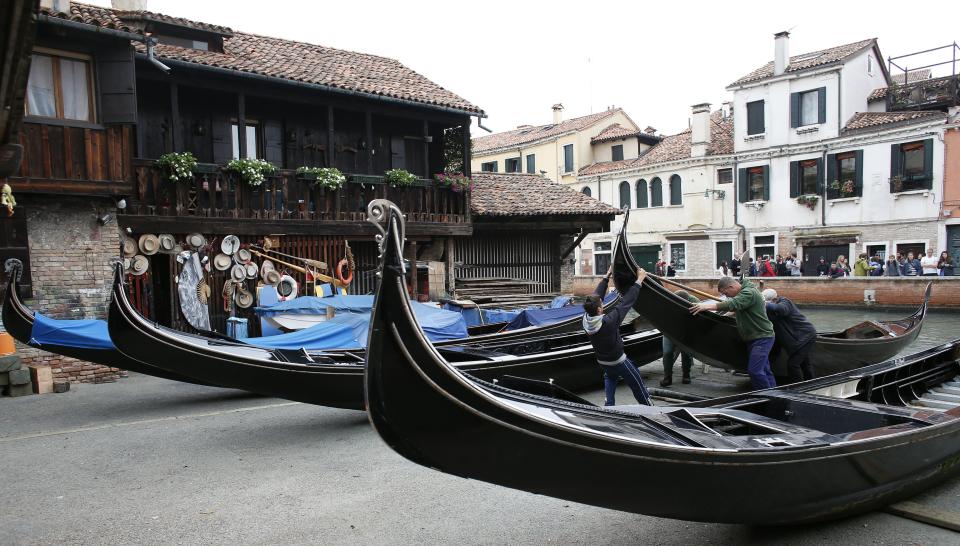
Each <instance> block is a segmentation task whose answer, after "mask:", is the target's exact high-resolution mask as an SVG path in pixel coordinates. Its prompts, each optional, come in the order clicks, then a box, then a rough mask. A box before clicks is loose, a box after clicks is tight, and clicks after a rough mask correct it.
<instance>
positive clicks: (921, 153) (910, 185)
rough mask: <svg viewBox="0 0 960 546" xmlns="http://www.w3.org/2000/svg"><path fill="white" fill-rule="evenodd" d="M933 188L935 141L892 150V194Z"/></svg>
mask: <svg viewBox="0 0 960 546" xmlns="http://www.w3.org/2000/svg"><path fill="white" fill-rule="evenodd" d="M932 188H933V139H932V138H928V139H926V140H920V141H916V142H906V143H903V144H894V145H892V146H891V148H890V192H891V193H897V192H901V191H910V190H923V189H925V190H929V189H932Z"/></svg>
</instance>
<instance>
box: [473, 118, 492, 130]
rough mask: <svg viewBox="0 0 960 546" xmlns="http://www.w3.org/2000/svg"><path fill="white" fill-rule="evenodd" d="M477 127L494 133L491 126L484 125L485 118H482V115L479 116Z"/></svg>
mask: <svg viewBox="0 0 960 546" xmlns="http://www.w3.org/2000/svg"><path fill="white" fill-rule="evenodd" d="M477 127H479V128H481V129H483V130H484V131H486V132H488V133H492V132H493V129H490V128H489V127H484V126H483V118H481V117H480V116H477Z"/></svg>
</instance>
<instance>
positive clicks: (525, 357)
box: [107, 268, 661, 409]
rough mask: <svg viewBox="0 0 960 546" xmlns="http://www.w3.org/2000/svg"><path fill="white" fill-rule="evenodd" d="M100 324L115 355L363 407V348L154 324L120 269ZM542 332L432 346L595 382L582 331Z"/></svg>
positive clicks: (644, 356)
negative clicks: (293, 343)
mask: <svg viewBox="0 0 960 546" xmlns="http://www.w3.org/2000/svg"><path fill="white" fill-rule="evenodd" d="M107 324H108V327H109V331H110V337H111V339H113V340H114V343H115V344H116V346H117V349H118V350H119V351H120V352H122V353H123V354H125V355H127V356H129V357H131V358H133V359H137V360H142V361H144V362H149V363H151V364H153V365H155V366H158V367H162V368H163V369H165V370H168V371H170V372H172V373H177V374H184V375H188V376H190V377H193V378H195V379H197V380H200V381H206V382H209V383H212V384H215V385H219V386H223V387H233V388H237V389H243V390H246V391H250V392H255V393H259V394H263V395H267V396H276V397H279V398H286V399H289V400H295V401H298V402H306V403H310V404H317V405H322V406H330V407H337V408H347V409H363V408H364V403H363V363H364V356H365V353H364V351H363V350H355V351H353V350H334V351H323V352H308V351H305V350H299V351H297V350H289V349H266V348H260V347H256V346H253V345H248V344H245V343H240V342H236V341H226V340H220V339H205V338H198V337H196V336H190V335H188V334H183V333H181V332H177V331H175V330H172V329H170V328H165V327H162V326H159V325H157V324H155V323H152V322H151V321H149V320H147V319H146V318H144V317H143V316H142V315H140V313H138V312H137V311H136V310H135V309H134V308H133V306H132V305H131V304H130V302H129V300H128V298H127V294H126V290H125V289H124V286H123V276H122V274H121V272H120V270H119V268H118V271H117V274H116V276H115V279H114V286H113V293H112V296H111V300H110V313H109V317H108V319H107ZM624 328H625V329H627V328H630V327H629V326H625V327H624ZM546 330H549V331H551V333H550V334H548V335H537V336H530V335H528V336H527V337H517V336H504V335H489V336H479V337H477V338H469V339H466V340H451V341H447V342H442V343H437V346H438V348H439V350H441V351H442V352H443V353H444V354H445V355H446V357H447V358H448V359H449V360H450V361H453V362H456V363H457V364H456V365H457V366H458V367H460V368H461V369H463V370H466V371H469V372H470V373H472V374H475V375H477V376H478V377H483V378H485V379H490V380H493V379H497V378H499V377H502V376H505V375H511V376H522V377H525V378H533V379H545V380H546V379H549V380H553V381H554V382H556V383H557V384H558V385H560V386H563V387H565V388H570V389H582V388H585V387H587V386H598V385H600V384H601V382H600V372H599V370H598V368H597V365H596V357H595V355H594V353H593V349H592V347H591V346H590V344H589V342H588V340H586V339H585V337H586V336H585V334H583V333H582V332H581V333H552V330H553V329H552V328H547V329H546ZM625 347H626V350H627V351H628V354H629V355H630V356H631V358H633V359H634V360H635V361H636V362H648V361H650V360H653V359H655V358H657V357H659V356H660V354H661V336H660V334H659V332H657V331H656V330H646V331H642V332H628V333H627V335H626V336H625Z"/></svg>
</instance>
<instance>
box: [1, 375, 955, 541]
mask: <svg viewBox="0 0 960 546" xmlns="http://www.w3.org/2000/svg"><path fill="white" fill-rule="evenodd" d="M656 367H657V366H655V365H650V366H647V367H646V368H645V369H644V372H647V373H648V372H650V371H652V369H653V368H656ZM696 369H697V374H698V376H697V378H696V379H697V381H696V383H695V387H696V388H698V389H705V388H710V389H713V390H721V391H725V390H730V389H735V388H736V383H738V382H740V381H743V380H742V379H740V378H731V377H730V376H729V374H724V373H723V372H719V371H715V370H711V372H710V373H708V374H707V375H706V376H705V377H703V376H700V375H699V373H700V368H699V366H698V367H697V368H696ZM678 375H679V372H678ZM658 379H659V378H657V377H650V378H649V379H648V381H649V382H651V383H653V382H655V381H657V380H658ZM714 383H715V384H714ZM731 383H732V384H731ZM675 386H678V384H676V383H675ZM684 387H686V386H684ZM687 388H689V387H687ZM588 396H589V397H590V398H591V399H593V400H600V399H601V397H602V393H600V392H595V393H591V394H590V395H588ZM619 396H620V397H621V398H620V399H621V401H622V402H624V403H629V391H627V390H626V389H625V388H621V390H620V393H619ZM0 460H2V461H4V470H3V472H2V478H0V494H2V503H3V508H2V509H0V543H4V544H50V543H71V544H73V543H85V544H90V543H96V544H134V543H183V544H199V543H254V544H281V543H282V544H286V543H323V544H411V543H438V542H444V543H463V544H502V543H509V544H543V543H576V544H581V543H588V544H622V543H644V544H650V543H653V544H700V543H703V544H708V543H709V544H739V543H744V542H756V543H771V544H772V543H776V544H822V543H827V542H829V543H846V544H886V543H893V544H956V543H957V541H958V540H960V535H957V534H955V533H953V532H951V531H947V530H944V529H940V528H937V527H934V526H930V525H926V524H923V523H918V522H915V521H911V520H908V519H903V518H900V517H897V516H893V515H890V514H886V513H872V514H867V515H864V516H860V517H856V518H853V519H848V520H844V521H839V522H831V523H826V524H820V525H816V526H807V527H795V528H786V529H758V528H751V527H746V526H738V525H717V524H702V523H691V522H684V521H677V520H669V519H659V518H653V517H646V516H639V515H635V514H629V513H624V512H616V511H612V510H604V509H600V508H594V507H590V506H584V505H580V504H576V503H571V502H567V501H563V500H558V499H553V498H549V497H542V496H537V495H532V494H528V493H524V492H520V491H514V490H510V489H505V488H502V487H499V486H494V485H489V484H485V483H481V482H477V481H471V480H465V479H462V478H457V477H454V476H449V475H446V474H442V473H440V472H436V471H433V470H430V469H427V468H423V467H421V466H418V465H415V464H413V463H410V462H408V461H406V460H405V459H403V458H401V457H400V456H399V455H397V454H395V453H394V452H393V451H391V450H390V449H389V448H388V447H387V446H386V445H385V444H383V442H381V441H380V439H379V438H378V437H377V435H376V433H375V432H374V431H373V429H372V428H371V427H370V426H369V424H368V423H367V421H366V417H365V415H364V414H363V413H360V412H355V411H347V410H334V409H329V408H322V407H317V406H310V405H305V404H298V403H291V402H287V401H283V400H277V399H268V398H261V397H256V396H253V395H249V394H246V393H243V392H239V391H233V390H224V389H216V388H210V387H200V386H196V385H188V384H183V383H175V382H170V381H165V380H162V379H157V378H153V377H147V376H142V375H137V374H131V377H130V378H128V379H125V380H121V381H120V382H118V383H116V384H107V385H79V386H75V389H74V390H72V391H71V392H69V393H65V394H56V395H53V394H51V395H45V396H30V397H24V398H17V399H10V398H4V399H0ZM571 471H572V472H576V469H571ZM638 471H642V469H638ZM610 479H611V480H615V479H617V478H616V476H611V478H610ZM637 494H643V491H638V492H637ZM922 499H923V501H924V502H930V503H931V504H935V505H936V506H937V507H939V508H941V509H949V510H953V511H957V510H958V507H960V480H954V481H952V482H949V483H948V484H946V485H944V486H941V487H940V488H938V489H937V490H935V491H933V492H932V493H928V494H927V495H924V496H923V497H922Z"/></svg>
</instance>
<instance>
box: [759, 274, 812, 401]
mask: <svg viewBox="0 0 960 546" xmlns="http://www.w3.org/2000/svg"><path fill="white" fill-rule="evenodd" d="M763 301H765V302H766V309H767V318H769V319H770V322H772V323H773V331H774V332H776V334H777V336H776V339H777V342H776V347H775V348H774V352H773V354H774V360H776V354H777V351H786V352H787V377H788V378H789V379H790V382H791V383H797V382H799V381H806V380H807V379H813V378H814V377H815V375H814V370H813V364H811V363H810V351H811V350H812V349H813V345H814V343H816V341H817V329H816V327H814V326H813V324H811V323H810V321H809V320H807V317H805V316H803V313H801V312H800V310H799V309H797V306H796V305H794V303H793V302H792V301H790V300H789V299H787V298H784V297H781V296H778V295H777V291H776V290H774V289H773V288H767V289H766V290H764V291H763Z"/></svg>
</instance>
